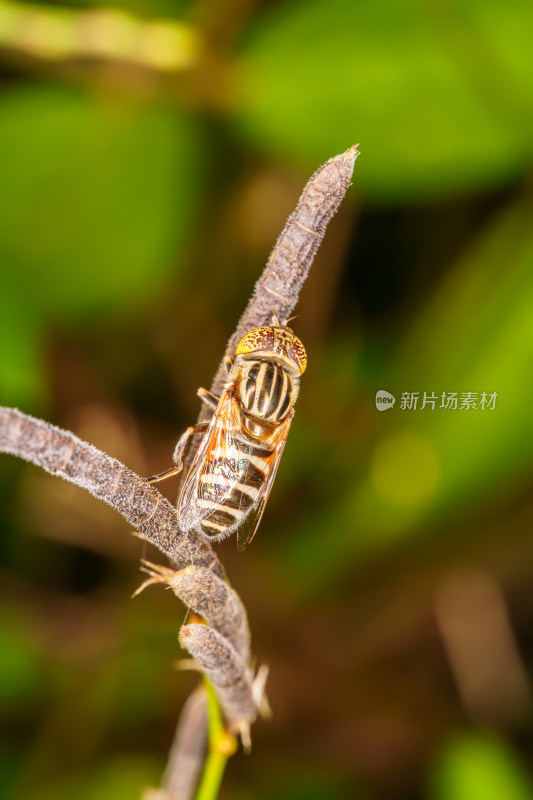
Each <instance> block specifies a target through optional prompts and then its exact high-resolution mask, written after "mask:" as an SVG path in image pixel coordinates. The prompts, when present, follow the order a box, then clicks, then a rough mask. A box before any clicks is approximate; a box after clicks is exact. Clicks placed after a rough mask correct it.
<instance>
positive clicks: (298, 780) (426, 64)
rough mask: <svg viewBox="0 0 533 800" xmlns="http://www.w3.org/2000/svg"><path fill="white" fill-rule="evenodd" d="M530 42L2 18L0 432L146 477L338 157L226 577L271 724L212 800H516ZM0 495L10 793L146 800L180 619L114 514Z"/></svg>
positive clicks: (260, 6)
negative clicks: (322, 170) (283, 234)
mask: <svg viewBox="0 0 533 800" xmlns="http://www.w3.org/2000/svg"><path fill="white" fill-rule="evenodd" d="M532 29H533V5H532V4H531V3H530V2H525V1H522V0H505V2H504V0H463V2H461V3H459V2H454V1H453V0H435V2H431V3H417V2H410V1H409V0H384V1H383V2H372V3H371V2H369V1H368V0H366V2H365V1H364V0H359V2H355V3H354V2H349V0H327V2H326V0H307V2H303V0H302V1H301V2H295V1H294V0H287V1H286V2H281V0H278V1H270V2H269V1H268V0H262V1H261V0H218V1H217V0H194V1H193V2H190V3H186V2H180V3H171V2H168V0H159V1H158V0H123V2H121V4H120V7H119V6H118V5H117V6H115V7H114V9H109V8H106V7H103V6H102V7H101V6H100V5H99V3H98V2H94V3H92V4H91V6H90V7H89V6H84V5H82V4H81V3H80V2H76V3H74V2H73V3H71V5H70V6H66V5H58V4H56V3H53V4H52V3H50V4H49V5H46V6H44V5H42V6H35V5H22V4H18V3H13V2H6V0H0V402H1V403H2V404H4V405H16V406H18V407H19V408H21V409H22V410H24V411H26V412H29V413H33V414H36V415H38V416H42V417H44V418H46V419H48V420H50V421H51V422H53V423H55V424H58V425H61V426H62V427H65V428H67V429H71V430H73V431H75V432H76V433H77V434H78V435H79V436H81V437H83V438H85V439H87V440H89V441H91V442H93V443H94V444H95V445H96V446H98V447H100V448H102V449H104V450H106V451H107V452H108V453H109V454H110V455H112V456H115V457H117V458H119V459H121V460H122V461H124V462H125V463H126V464H127V465H128V466H130V467H131V468H133V469H134V470H136V471H137V472H139V473H140V474H143V475H150V474H153V473H155V472H158V471H161V470H163V469H164V468H166V467H167V466H168V465H169V463H170V457H171V453H172V450H173V447H174V444H175V441H176V439H177V438H178V435H179V434H180V433H181V432H182V431H183V429H184V428H185V427H186V426H187V425H189V424H191V423H192V422H194V421H195V419H196V417H197V414H198V411H199V408H198V400H197V398H196V394H195V392H196V388H197V387H198V386H200V385H204V386H205V385H209V383H210V381H211V378H212V376H213V374H214V372H215V370H216V367H217V365H218V362H219V359H220V357H221V354H222V352H223V348H224V346H225V344H226V341H227V338H228V337H229V335H230V334H231V333H232V331H233V329H234V326H235V324H236V321H237V319H238V317H239V316H240V314H241V311H242V309H243V307H244V305H245V303H246V301H247V299H248V296H249V294H250V292H251V289H252V286H253V284H254V282H255V280H256V278H257V277H258V275H259V273H260V271H261V269H262V267H263V264H264V263H265V261H266V259H267V257H268V253H269V251H270V249H271V247H272V245H273V243H274V241H275V239H276V237H277V235H278V234H279V232H280V230H281V228H282V226H283V224H284V221H285V219H286V217H287V215H288V214H289V213H290V212H291V211H292V209H293V208H294V206H295V204H296V201H297V199H298V196H299V193H300V191H301V189H302V187H303V185H304V184H305V182H306V180H307V178H308V177H309V175H310V174H311V173H312V172H313V171H314V170H315V169H316V168H317V166H318V165H319V164H321V163H323V162H324V161H325V160H326V159H327V158H329V157H330V156H332V155H334V154H336V153H339V152H342V151H344V150H346V149H347V148H348V147H349V146H350V145H351V144H353V143H355V142H359V143H360V150H361V156H360V158H359V159H358V161H357V163H356V170H355V176H354V185H353V187H352V188H351V189H350V190H349V192H348V195H347V198H346V200H345V202H344V204H343V207H342V209H341V211H340V212H339V214H338V215H337V216H336V217H335V219H334V220H333V222H332V224H331V226H330V228H329V229H328V233H327V236H326V239H325V242H324V244H323V246H322V250H321V252H320V253H319V256H318V257H317V259H316V262H315V265H314V267H313V269H312V272H311V276H310V278H309V281H308V283H307V285H306V287H305V289H304V292H303V293H302V298H301V302H300V304H299V307H298V309H297V311H298V312H299V313H300V317H299V318H298V319H297V320H295V322H294V323H293V325H294V328H295V330H296V332H297V333H298V335H300V336H301V338H302V339H303V341H304V343H305V344H306V347H307V350H308V356H309V368H308V371H307V372H306V374H305V376H304V378H303V380H302V390H301V395H300V399H299V400H298V405H297V409H296V417H295V421H294V424H293V426H292V430H291V434H290V438H289V442H288V446H287V448H286V450H285V455H284V459H283V462H282V464H281V467H280V470H279V474H278V478H277V481H276V484H275V487H274V489H273V492H272V495H271V498H270V501H269V505H268V509H267V512H266V514H265V516H264V519H263V523H262V526H261V530H260V532H259V534H258V535H257V537H256V539H255V540H254V542H253V545H252V546H251V547H250V548H249V550H247V551H246V552H245V553H244V554H237V552H236V548H235V543H234V542H233V541H229V542H225V543H224V544H223V545H221V546H220V548H219V551H220V554H221V557H222V559H223V561H224V563H225V565H226V567H227V570H228V574H229V577H230V579H231V581H232V583H233V585H234V586H235V588H236V589H237V590H238V591H239V593H240V595H241V597H242V599H243V601H244V603H245V604H246V606H247V608H248V611H249V615H250V623H251V627H252V635H253V645H254V652H255V654H256V656H257V658H258V660H259V661H260V662H267V663H268V664H270V667H271V674H270V679H269V685H268V690H269V698H270V702H271V705H272V707H273V709H274V717H273V719H272V720H271V721H268V722H259V723H258V724H257V725H256V726H255V727H254V730H253V740H254V749H253V754H252V755H251V756H249V757H247V756H244V755H242V754H238V755H237V756H235V757H234V758H233V759H232V760H231V762H230V764H229V766H228V770H227V774H226V776H225V779H224V784H223V789H222V793H221V798H222V800H224V798H226V799H227V800H229V798H233V800H251V799H252V798H254V800H256V799H257V800H263V798H265V800H266V798H268V799H269V800H304V799H305V800H322V798H327V799H328V800H341V798H342V799H344V798H356V799H357V798H360V799H361V800H381V799H382V798H383V799H386V798H391V799H394V800H396V799H397V800H404V799H405V800H417V798H428V800H463V798H464V800H472V799H473V798H476V800H477V798H483V800H492V798H495V799H496V798H497V800H500V798H503V797H505V798H506V800H525V798H533V777H532V776H533V755H532V750H531V745H532V740H533V736H532V733H533V717H532V692H531V676H532V673H533V592H532V590H531V586H532V582H531V573H532V570H533V537H532V535H531V533H532V531H531V528H532V520H533V501H532V498H531V492H530V479H531V470H532V465H533V455H532V451H531V438H532V433H533V415H532V414H531V397H530V395H529V392H530V391H531V386H532V381H531V374H532V357H533V224H532V218H533V217H532V205H533V199H532V183H531V174H532V172H531V170H532V166H533V50H532V47H531V30H532ZM378 390H386V391H388V392H391V393H392V394H394V395H395V397H396V404H395V406H394V408H392V409H390V410H388V411H386V412H380V411H378V410H377V409H376V405H375V395H376V392H377V391H378ZM404 392H408V393H419V401H418V407H417V408H416V409H407V408H405V409H402V408H401V396H402V393H404ZM424 392H425V393H427V394H431V393H434V394H435V395H436V396H437V398H438V399H437V402H436V404H435V408H434V409H433V408H431V406H430V405H427V404H426V407H425V408H423V409H422V408H421V406H422V398H423V395H424ZM451 392H457V393H458V394H459V397H461V393H465V392H475V393H478V398H477V399H478V401H479V398H480V397H481V393H483V392H486V393H488V394H491V393H497V398H496V404H495V407H494V409H489V408H485V409H481V408H480V407H479V403H478V407H477V408H474V409H461V408H459V407H458V408H457V409H455V410H454V409H446V408H441V407H440V406H441V396H442V393H446V394H449V393H451ZM0 479H1V480H0V492H1V497H0V508H1V512H0V518H1V525H2V536H1V540H0V553H1V567H0V569H1V580H0V597H1V601H2V602H1V607H0V616H1V624H0V676H1V677H0V703H1V705H2V749H1V753H0V796H2V797H3V798H4V797H5V798H9V800H19V799H22V798H24V799H25V800H34V799H35V800H37V799H38V800H42V799H43V798H44V799H45V800H48V799H49V798H50V800H52V798H53V800H95V798H98V800H106V799H107V798H110V800H111V798H112V800H122V798H124V800H126V798H133V797H140V795H141V791H142V789H143V787H145V786H147V785H150V784H151V785H156V784H157V782H158V781H159V780H160V778H161V774H162V771H163V769H164V764H165V761H166V754H167V751H168V748H169V746H170V742H171V739H172V734H173V730H174V727H175V723H176V720H177V716H178V713H179V709H180V707H181V705H182V704H183V702H184V700H185V698H186V697H187V695H188V694H189V693H190V691H191V689H192V688H193V687H194V685H195V684H196V678H195V677H194V676H192V675H190V674H186V673H176V672H175V670H173V667H172V665H173V663H174V662H175V661H176V659H178V658H180V657H182V656H183V654H182V653H180V651H179V647H178V643H177V632H178V628H179V626H180V624H181V623H182V621H183V619H184V616H185V610H184V609H183V608H182V607H180V606H179V604H178V603H177V602H176V600H175V598H174V597H173V596H172V595H171V594H170V593H169V592H163V591H162V590H161V589H158V588H152V589H150V590H148V591H146V592H145V593H143V594H142V595H141V596H140V597H139V598H136V599H135V600H134V601H130V600H129V595H130V594H131V593H132V592H133V591H134V589H135V588H136V587H137V585H138V584H139V582H140V580H141V577H140V575H139V574H138V572H137V566H138V563H139V558H140V557H143V556H144V557H147V558H151V559H157V558H159V556H158V555H157V554H156V553H154V552H153V551H152V550H151V549H150V548H149V547H148V546H147V545H145V544H143V543H141V542H140V541H139V540H138V539H135V538H134V537H132V536H130V535H129V531H128V527H127V525H126V524H125V523H124V521H123V520H122V519H121V518H120V517H118V516H117V515H115V514H114V513H113V512H112V511H111V510H110V509H109V508H107V506H106V507H104V506H101V505H100V504H99V503H97V502H96V501H95V500H94V499H93V498H91V497H89V496H85V495H84V493H83V492H82V491H81V490H78V489H76V488H74V487H71V486H69V485H67V484H64V483H63V482H61V481H59V480H57V479H53V478H51V477H49V476H47V475H45V474H44V473H42V472H40V471H39V470H38V469H36V468H34V467H31V466H28V465H25V464H22V463H18V462H17V461H16V460H15V459H12V458H10V457H8V456H3V457H1V458H0ZM162 488H163V490H164V491H165V492H167V494H168V496H169V497H173V495H174V494H175V488H174V487H173V485H172V482H169V484H168V485H166V486H163V485H162Z"/></svg>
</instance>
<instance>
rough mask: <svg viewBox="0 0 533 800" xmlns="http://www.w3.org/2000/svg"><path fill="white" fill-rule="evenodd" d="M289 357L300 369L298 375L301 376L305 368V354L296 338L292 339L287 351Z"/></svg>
mask: <svg viewBox="0 0 533 800" xmlns="http://www.w3.org/2000/svg"><path fill="white" fill-rule="evenodd" d="M289 356H290V358H292V360H293V361H294V362H296V364H298V366H299V368H300V374H301V375H303V374H304V372H305V368H306V367H307V353H306V352H305V347H304V346H303V344H302V343H301V341H300V340H299V339H297V338H296V336H295V337H294V339H293V342H292V346H291V349H290V350H289Z"/></svg>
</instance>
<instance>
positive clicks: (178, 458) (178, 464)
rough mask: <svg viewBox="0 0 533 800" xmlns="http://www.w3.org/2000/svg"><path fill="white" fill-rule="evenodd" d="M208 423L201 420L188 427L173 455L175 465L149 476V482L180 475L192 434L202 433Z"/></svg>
mask: <svg viewBox="0 0 533 800" xmlns="http://www.w3.org/2000/svg"><path fill="white" fill-rule="evenodd" d="M208 424H209V423H207V422H199V423H198V424H197V425H191V426H190V427H189V428H187V430H186V431H185V432H184V433H182V435H181V436H180V438H179V439H178V443H177V445H176V448H175V450H174V453H173V455H172V461H173V462H174V466H173V467H169V469H166V470H165V471H164V472H160V473H159V474H158V475H152V477H151V478H147V479H146V480H147V481H148V483H157V482H158V481H164V480H165V479H166V478H171V477H172V476H173V475H178V474H179V473H180V472H181V470H182V469H183V458H182V457H183V452H184V450H185V448H186V447H187V445H188V443H189V440H190V438H191V436H194V434H195V433H200V432H204V431H205V430H207V426H208Z"/></svg>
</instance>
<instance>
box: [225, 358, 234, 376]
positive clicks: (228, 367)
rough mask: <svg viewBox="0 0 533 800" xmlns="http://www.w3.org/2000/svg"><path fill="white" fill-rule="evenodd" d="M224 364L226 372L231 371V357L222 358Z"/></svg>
mask: <svg viewBox="0 0 533 800" xmlns="http://www.w3.org/2000/svg"><path fill="white" fill-rule="evenodd" d="M224 364H225V365H226V369H227V371H228V373H229V371H230V370H231V368H232V366H233V359H232V357H231V356H224Z"/></svg>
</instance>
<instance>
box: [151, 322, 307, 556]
mask: <svg viewBox="0 0 533 800" xmlns="http://www.w3.org/2000/svg"><path fill="white" fill-rule="evenodd" d="M306 365H307V355H306V352H305V349H304V346H303V344H302V343H301V341H300V340H299V339H298V338H297V337H296V336H295V335H294V333H293V332H292V330H291V329H290V328H288V327H287V324H286V323H285V324H279V323H278V321H277V319H276V318H275V317H274V319H273V324H272V325H270V326H263V327H260V328H253V329H252V330H251V331H249V332H248V333H247V334H245V335H244V336H243V337H242V339H241V340H240V342H239V344H238V345H237V349H236V351H235V359H234V360H232V361H231V360H230V362H229V364H228V367H229V373H228V383H227V384H226V385H225V388H224V391H223V392H222V395H221V396H220V398H216V397H215V396H214V395H212V394H210V393H209V392H207V391H206V390H205V389H200V390H199V391H198V394H199V395H200V397H201V398H202V399H203V400H204V402H206V403H208V404H209V405H212V406H213V407H214V409H215V410H214V413H213V416H212V418H211V420H210V422H208V423H199V424H198V425H196V426H194V427H191V428H188V429H187V430H186V431H185V433H184V434H183V436H182V437H181V438H180V440H179V442H178V444H177V446H176V450H175V451H174V456H173V461H174V464H175V467H174V468H172V469H170V470H167V472H164V473H162V474H161V475H158V476H155V478H153V479H152V480H161V479H162V478H164V477H167V476H168V475H171V474H175V473H176V472H180V471H181V469H182V456H183V453H184V451H185V448H186V446H187V443H188V441H189V439H190V437H191V436H192V435H193V434H194V433H195V432H197V431H199V430H205V435H204V437H203V439H202V441H201V443H200V446H199V447H198V450H197V452H196V453H195V455H194V459H193V462H192V464H191V468H190V470H189V472H188V473H187V476H186V477H185V479H184V482H183V485H182V489H181V492H180V496H179V499H178V516H179V520H180V523H181V524H182V527H183V529H184V530H192V531H194V532H196V533H198V534H200V535H201V536H204V537H206V538H208V539H211V540H213V541H221V540H222V539H225V538H226V537H227V536H230V535H231V534H233V533H235V532H236V533H237V548H238V550H244V548H245V547H247V545H248V544H249V543H250V542H251V540H252V539H253V537H254V534H255V532H256V530H257V527H258V525H259V522H260V520H261V517H262V515H263V511H264V508H265V503H266V501H267V499H268V495H269V492H270V489H271V488H272V483H273V481H274V477H275V475H276V471H277V468H278V464H279V460H280V458H281V454H282V452H283V448H284V447H285V441H286V439H287V434H288V432H289V428H290V425H291V422H292V418H293V415H294V408H293V407H294V403H295V401H296V398H297V397H298V390H299V384H300V376H301V375H302V374H303V372H304V370H305V368H306Z"/></svg>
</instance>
